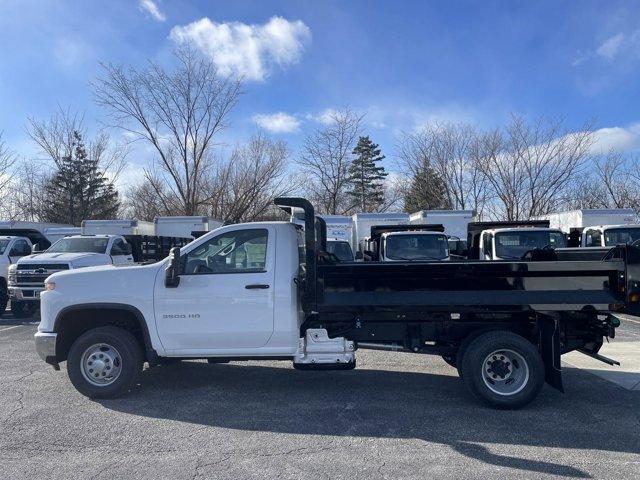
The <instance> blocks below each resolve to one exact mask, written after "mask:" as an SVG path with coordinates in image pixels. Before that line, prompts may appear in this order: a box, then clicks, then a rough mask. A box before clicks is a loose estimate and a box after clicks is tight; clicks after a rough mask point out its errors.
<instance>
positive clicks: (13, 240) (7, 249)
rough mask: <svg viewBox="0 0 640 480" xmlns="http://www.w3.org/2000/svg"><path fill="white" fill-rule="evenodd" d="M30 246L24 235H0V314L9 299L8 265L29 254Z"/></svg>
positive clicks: (31, 246)
mask: <svg viewBox="0 0 640 480" xmlns="http://www.w3.org/2000/svg"><path fill="white" fill-rule="evenodd" d="M32 248H33V245H32V244H31V240H29V239H28V238H26V237H14V236H0V315H2V314H3V313H4V311H5V310H6V308H7V302H8V301H9V290H8V280H7V279H8V276H9V266H10V265H11V264H13V263H15V262H17V261H18V260H19V259H20V258H21V257H24V256H25V255H30V254H31V249H32Z"/></svg>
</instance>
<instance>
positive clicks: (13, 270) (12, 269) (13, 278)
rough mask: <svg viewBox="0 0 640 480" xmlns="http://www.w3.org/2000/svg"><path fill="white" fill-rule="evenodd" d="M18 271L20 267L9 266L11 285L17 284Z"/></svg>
mask: <svg viewBox="0 0 640 480" xmlns="http://www.w3.org/2000/svg"><path fill="white" fill-rule="evenodd" d="M17 270H18V266H17V265H16V264H15V263H14V264H13V265H9V283H16V282H17V280H18V278H17V275H16V271H17Z"/></svg>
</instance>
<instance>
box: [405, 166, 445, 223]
mask: <svg viewBox="0 0 640 480" xmlns="http://www.w3.org/2000/svg"><path fill="white" fill-rule="evenodd" d="M450 208H451V205H450V204H449V202H448V200H447V196H446V194H445V188H444V182H443V181H442V178H440V176H439V175H438V174H437V173H436V171H435V170H434V169H433V168H431V167H430V166H429V165H425V166H424V167H423V168H422V169H421V170H420V171H418V172H417V173H416V174H415V175H414V177H413V179H411V183H410V185H409V189H408V190H407V192H406V193H405V196H404V211H405V212H418V211H420V210H436V209H450Z"/></svg>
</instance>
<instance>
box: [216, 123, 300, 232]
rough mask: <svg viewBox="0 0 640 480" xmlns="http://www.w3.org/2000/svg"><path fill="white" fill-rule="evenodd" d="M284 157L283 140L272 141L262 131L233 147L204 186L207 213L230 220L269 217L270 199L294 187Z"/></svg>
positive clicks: (285, 156)
mask: <svg viewBox="0 0 640 480" xmlns="http://www.w3.org/2000/svg"><path fill="white" fill-rule="evenodd" d="M288 158H289V150H288V148H287V146H286V144H285V143H284V142H282V141H276V142H274V141H272V140H270V139H269V138H267V137H265V136H264V135H263V134H257V135H254V136H253V137H252V138H251V139H250V140H249V142H248V143H247V144H246V145H244V146H238V147H236V149H235V150H234V151H233V153H232V155H231V158H230V159H229V161H228V162H227V163H226V164H224V165H222V166H221V167H220V168H219V169H218V171H217V173H216V175H215V176H214V177H213V178H212V180H211V182H210V184H209V185H208V186H207V191H208V192H210V194H209V198H211V202H210V204H209V206H208V208H209V210H208V213H209V214H210V215H212V216H214V217H216V218H220V219H222V220H224V221H227V222H231V223H235V222H247V221H254V220H259V219H264V218H269V217H272V216H273V212H272V207H273V199H274V198H275V197H280V196H286V195H288V194H290V193H292V192H293V191H295V190H296V189H297V188H298V184H297V182H296V181H295V180H294V179H293V178H292V177H291V176H290V175H288V174H287V168H286V167H287V161H288Z"/></svg>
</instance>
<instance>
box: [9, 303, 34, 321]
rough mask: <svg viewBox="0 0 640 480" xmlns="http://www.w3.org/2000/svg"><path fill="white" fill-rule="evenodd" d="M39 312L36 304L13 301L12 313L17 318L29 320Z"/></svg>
mask: <svg viewBox="0 0 640 480" xmlns="http://www.w3.org/2000/svg"><path fill="white" fill-rule="evenodd" d="M36 310H38V305H37V303H36V302H16V301H11V313H12V314H13V316H14V317H15V318H29V317H32V316H33V314H34V313H36Z"/></svg>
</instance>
